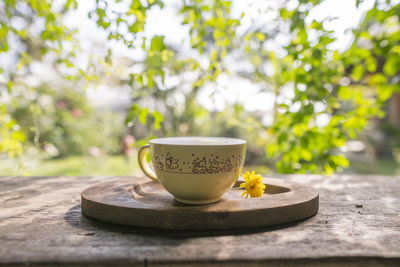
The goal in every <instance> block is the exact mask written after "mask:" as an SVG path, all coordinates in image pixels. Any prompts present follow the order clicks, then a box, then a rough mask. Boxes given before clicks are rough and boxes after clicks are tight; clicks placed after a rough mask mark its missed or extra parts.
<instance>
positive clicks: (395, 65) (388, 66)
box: [383, 56, 400, 76]
mask: <svg viewBox="0 0 400 267" xmlns="http://www.w3.org/2000/svg"><path fill="white" fill-rule="evenodd" d="M399 69H400V59H399V57H396V56H392V57H390V56H389V57H388V59H387V60H386V63H385V65H384V66H383V72H385V74H386V75H388V76H393V75H395V74H396V73H397V72H398V71H399Z"/></svg>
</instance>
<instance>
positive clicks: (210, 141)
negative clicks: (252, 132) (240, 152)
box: [149, 136, 247, 147]
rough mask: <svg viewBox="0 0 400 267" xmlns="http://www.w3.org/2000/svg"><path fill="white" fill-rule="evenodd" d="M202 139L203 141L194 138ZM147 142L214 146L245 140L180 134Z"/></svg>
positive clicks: (245, 142)
mask: <svg viewBox="0 0 400 267" xmlns="http://www.w3.org/2000/svg"><path fill="white" fill-rule="evenodd" d="M196 139H197V140H198V141H199V140H200V139H204V140H205V141H204V142H198V143H196V141H194V140H196ZM192 140H193V141H192ZM149 144H157V145H169V146H199V147H200V146H201V147H207V146H210V147H214V146H237V145H245V144H247V141H246V140H244V139H239V138H231V137H214V136H181V137H162V138H155V139H152V140H150V141H149Z"/></svg>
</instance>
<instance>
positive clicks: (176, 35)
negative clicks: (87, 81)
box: [66, 0, 374, 124]
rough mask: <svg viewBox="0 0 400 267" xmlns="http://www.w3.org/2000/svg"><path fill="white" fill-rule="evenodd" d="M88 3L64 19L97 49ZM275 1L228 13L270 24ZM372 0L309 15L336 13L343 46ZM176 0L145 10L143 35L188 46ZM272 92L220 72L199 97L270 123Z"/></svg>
mask: <svg viewBox="0 0 400 267" xmlns="http://www.w3.org/2000/svg"><path fill="white" fill-rule="evenodd" d="M90 3H91V2H90V1H80V2H79V10H78V12H77V14H75V15H73V17H72V18H71V19H70V20H67V21H66V22H68V24H69V25H70V26H77V27H78V28H79V30H80V33H79V34H80V36H81V37H80V38H81V40H82V42H83V47H84V48H85V49H88V50H93V49H96V45H98V46H99V49H103V48H104V47H105V46H107V42H108V41H107V39H106V34H104V33H103V32H102V31H100V30H98V29H97V28H96V26H95V24H94V23H93V22H92V21H89V19H88V18H87V17H86V16H87V12H88V10H90V9H91V6H90ZM277 3H279V2H278V1H263V0H250V1H238V0H236V1H234V2H233V13H234V14H235V15H237V16H240V14H241V13H242V12H243V10H246V14H247V15H246V16H245V17H244V18H243V19H242V26H241V27H240V28H239V31H243V30H244V29H246V28H247V26H248V25H250V23H251V21H252V19H253V20H254V19H257V22H258V23H265V24H266V25H267V26H268V25H272V24H271V23H268V21H269V20H270V17H273V16H272V15H273V14H272V13H273V12H276V6H277ZM293 3H294V4H295V1H291V2H289V4H288V8H289V9H290V8H291V6H293ZM373 3H374V1H373V0H366V1H364V2H363V3H362V4H361V5H360V7H359V8H358V9H357V8H356V7H355V0H326V1H324V2H323V3H322V4H321V5H320V6H319V7H317V8H315V9H314V10H313V12H312V13H311V14H310V18H309V19H310V20H312V19H315V20H318V21H320V20H323V19H325V18H328V17H331V18H336V19H334V20H332V21H330V22H329V23H327V24H326V26H327V27H328V28H329V29H331V30H333V31H334V32H335V35H336V36H337V37H338V39H337V41H336V42H335V43H334V44H332V47H331V48H333V49H339V50H343V49H345V48H346V47H347V46H348V45H349V43H350V42H351V38H352V37H351V33H350V32H346V31H347V30H348V29H351V28H353V27H356V26H357V25H358V23H359V22H360V20H361V18H362V15H363V14H364V12H365V10H368V9H369V8H371V6H372V5H373ZM179 4H180V1H179V0H173V1H168V4H166V6H165V7H164V9H163V10H160V9H159V8H155V9H153V10H151V12H150V13H148V19H147V22H146V26H145V27H146V28H145V30H146V36H148V37H151V36H153V35H156V34H159V35H165V37H166V41H167V42H168V43H170V44H176V45H180V46H182V44H183V47H185V48H186V49H188V51H189V46H188V43H189V42H188V38H187V32H188V29H187V28H185V26H182V25H180V17H179V15H177V10H178V6H179ZM271 6H272V7H275V8H273V9H272V11H268V12H272V13H266V15H263V16H262V17H260V16H259V14H258V10H267V9H268V8H269V7H271ZM274 9H275V10H274ZM268 14H271V16H268ZM272 26H273V25H272ZM185 38H186V39H185ZM274 41H275V42H277V43H279V42H281V44H275V43H272V44H271V45H272V46H274V45H276V47H279V46H281V45H282V44H284V42H285V41H286V40H285V39H284V38H281V39H280V40H274ZM93 43H94V44H95V47H92V45H91V44H93ZM108 43H110V42H108ZM112 48H113V50H114V53H115V54H116V55H121V56H128V57H138V56H139V57H140V56H141V55H142V54H141V52H140V51H138V50H136V51H135V50H129V49H127V48H125V47H124V46H122V45H118V44H116V43H115V42H112ZM286 91H287V96H289V95H290V94H291V93H292V92H290V89H288V90H286ZM88 94H89V96H90V97H91V98H95V102H96V104H97V105H99V106H102V105H109V104H110V103H121V102H122V103H126V102H127V101H128V100H129V96H128V94H129V92H126V94H125V93H123V94H121V92H117V93H116V92H113V91H112V90H109V89H107V88H98V89H97V90H96V91H93V90H89V91H88ZM211 95H212V97H211ZM274 98H275V96H274V94H273V93H270V92H268V91H266V90H263V88H260V87H259V86H258V85H255V84H252V83H251V82H249V81H247V80H245V79H240V78H234V77H228V76H227V75H221V76H220V77H219V79H218V80H217V84H216V85H208V86H206V87H205V88H204V90H203V91H202V92H201V93H200V95H199V98H198V100H199V102H200V103H201V104H202V105H203V106H205V107H206V108H208V109H209V110H221V109H223V108H224V106H225V104H226V103H230V104H232V103H235V102H240V103H242V104H243V105H244V107H245V109H246V110H249V111H260V112H264V113H265V118H264V123H265V124H269V123H270V121H271V116H270V114H269V112H270V111H271V110H272V107H273V103H274V100H275V99H274ZM322 120H324V119H322ZM322 124H323V122H322Z"/></svg>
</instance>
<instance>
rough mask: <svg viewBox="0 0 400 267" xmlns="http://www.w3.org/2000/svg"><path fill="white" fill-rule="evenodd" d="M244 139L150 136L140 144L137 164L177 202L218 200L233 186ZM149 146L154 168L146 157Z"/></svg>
mask: <svg viewBox="0 0 400 267" xmlns="http://www.w3.org/2000/svg"><path fill="white" fill-rule="evenodd" d="M246 146H247V142H246V141H245V140H242V139H235V138H222V137H170V138H157V139H153V140H150V142H149V144H147V145H145V146H143V147H141V148H140V150H139V153H138V159H139V166H140V168H141V169H142V170H143V172H144V173H145V174H146V175H147V176H148V177H149V178H150V179H152V180H154V181H157V182H160V183H161V184H162V185H163V186H164V188H165V189H166V190H167V191H168V192H169V193H171V194H172V195H173V196H174V197H175V199H176V200H177V201H179V202H183V203H187V204H208V203H213V202H217V201H218V200H220V199H221V198H222V195H223V194H224V193H226V192H227V191H228V190H230V189H231V188H232V186H233V185H234V184H235V182H236V180H237V178H238V177H239V174H240V172H241V170H242V167H243V163H244V158H245V155H246ZM148 150H150V155H151V160H152V163H153V166H154V171H153V170H152V169H151V168H150V166H149V165H148V163H147V161H146V152H147V151H148Z"/></svg>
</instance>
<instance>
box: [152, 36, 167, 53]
mask: <svg viewBox="0 0 400 267" xmlns="http://www.w3.org/2000/svg"><path fill="white" fill-rule="evenodd" d="M163 49H165V44H164V36H159V35H156V36H154V37H153V38H152V39H151V43H150V51H160V50H163Z"/></svg>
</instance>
